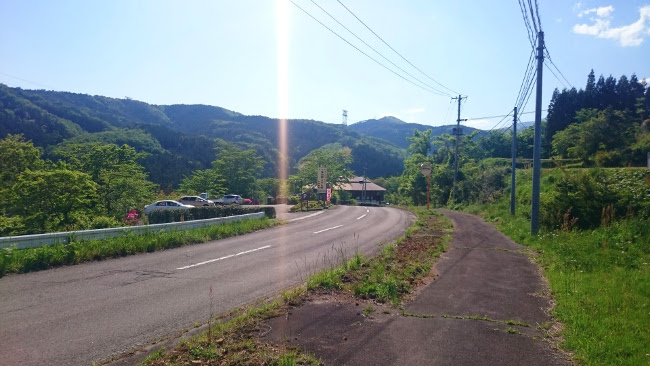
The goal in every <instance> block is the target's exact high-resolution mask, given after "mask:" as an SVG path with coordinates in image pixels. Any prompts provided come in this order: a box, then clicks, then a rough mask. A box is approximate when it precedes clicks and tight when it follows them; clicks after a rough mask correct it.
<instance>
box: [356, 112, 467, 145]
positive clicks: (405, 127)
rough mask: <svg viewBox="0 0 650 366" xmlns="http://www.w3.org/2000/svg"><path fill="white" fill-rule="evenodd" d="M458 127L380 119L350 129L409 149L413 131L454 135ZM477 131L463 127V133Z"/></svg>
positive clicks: (362, 122)
mask: <svg viewBox="0 0 650 366" xmlns="http://www.w3.org/2000/svg"><path fill="white" fill-rule="evenodd" d="M454 127H456V125H447V126H435V127H434V126H428V125H421V124H419V123H407V122H404V121H402V120H401V119H399V118H395V117H383V118H380V119H368V120H365V121H361V122H357V123H354V124H351V125H350V126H349V127H348V128H349V129H351V130H354V131H357V132H360V133H362V134H364V135H368V136H373V137H377V138H380V139H384V140H386V141H388V142H390V143H392V144H394V145H396V146H398V147H401V148H403V149H407V148H408V147H409V145H410V142H408V141H407V140H406V138H407V137H411V136H413V131H414V130H418V131H426V130H432V133H431V135H432V136H441V135H443V134H445V133H447V134H450V135H451V134H452V133H453V129H454ZM474 131H476V129H475V128H472V127H467V126H463V133H465V134H471V133H472V132H474Z"/></svg>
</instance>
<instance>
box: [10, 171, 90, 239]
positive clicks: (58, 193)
mask: <svg viewBox="0 0 650 366" xmlns="http://www.w3.org/2000/svg"><path fill="white" fill-rule="evenodd" d="M96 191H97V185H96V184H95V183H94V182H93V181H92V180H91V178H90V176H89V175H88V174H86V173H82V172H79V171H74V170H69V169H66V168H65V167H63V166H61V167H55V168H54V169H51V170H39V171H31V170H26V171H24V172H22V173H21V174H20V176H19V177H18V181H17V182H16V184H15V185H14V186H13V188H12V194H13V199H12V200H11V205H12V211H13V212H15V213H18V214H19V215H20V216H22V217H23V221H24V224H25V227H26V228H27V230H28V231H29V232H40V233H42V232H48V231H64V230H66V229H72V228H74V227H75V226H76V225H77V224H78V223H79V222H81V221H83V220H85V217H86V216H88V215H90V214H91V212H92V210H91V203H92V200H93V199H94V198H95V195H96Z"/></svg>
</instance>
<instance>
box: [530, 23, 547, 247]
mask: <svg viewBox="0 0 650 366" xmlns="http://www.w3.org/2000/svg"><path fill="white" fill-rule="evenodd" d="M537 40H538V43H537V95H536V101H535V140H534V146H533V199H532V210H531V213H530V233H531V234H533V235H535V234H537V233H538V232H539V190H540V183H541V177H542V159H541V156H542V155H541V150H542V70H543V68H544V32H539V33H538V35H537Z"/></svg>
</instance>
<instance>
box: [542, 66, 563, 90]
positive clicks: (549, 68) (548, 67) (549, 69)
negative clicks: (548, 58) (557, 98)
mask: <svg viewBox="0 0 650 366" xmlns="http://www.w3.org/2000/svg"><path fill="white" fill-rule="evenodd" d="M544 66H546V68H547V69H548V71H550V72H551V74H553V76H555V78H556V79H557V81H559V82H560V84H562V87H563V88H564V89H566V84H564V81H562V80H561V79H560V78H559V77H558V76H557V75H556V74H555V72H553V69H551V67H550V66H548V64H547V63H546V62H544Z"/></svg>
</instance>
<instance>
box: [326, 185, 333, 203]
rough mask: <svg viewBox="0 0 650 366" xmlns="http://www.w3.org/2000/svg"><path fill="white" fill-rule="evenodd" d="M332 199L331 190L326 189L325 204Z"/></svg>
mask: <svg viewBox="0 0 650 366" xmlns="http://www.w3.org/2000/svg"><path fill="white" fill-rule="evenodd" d="M331 199H332V188H327V202H329V201H330V200H331Z"/></svg>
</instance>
